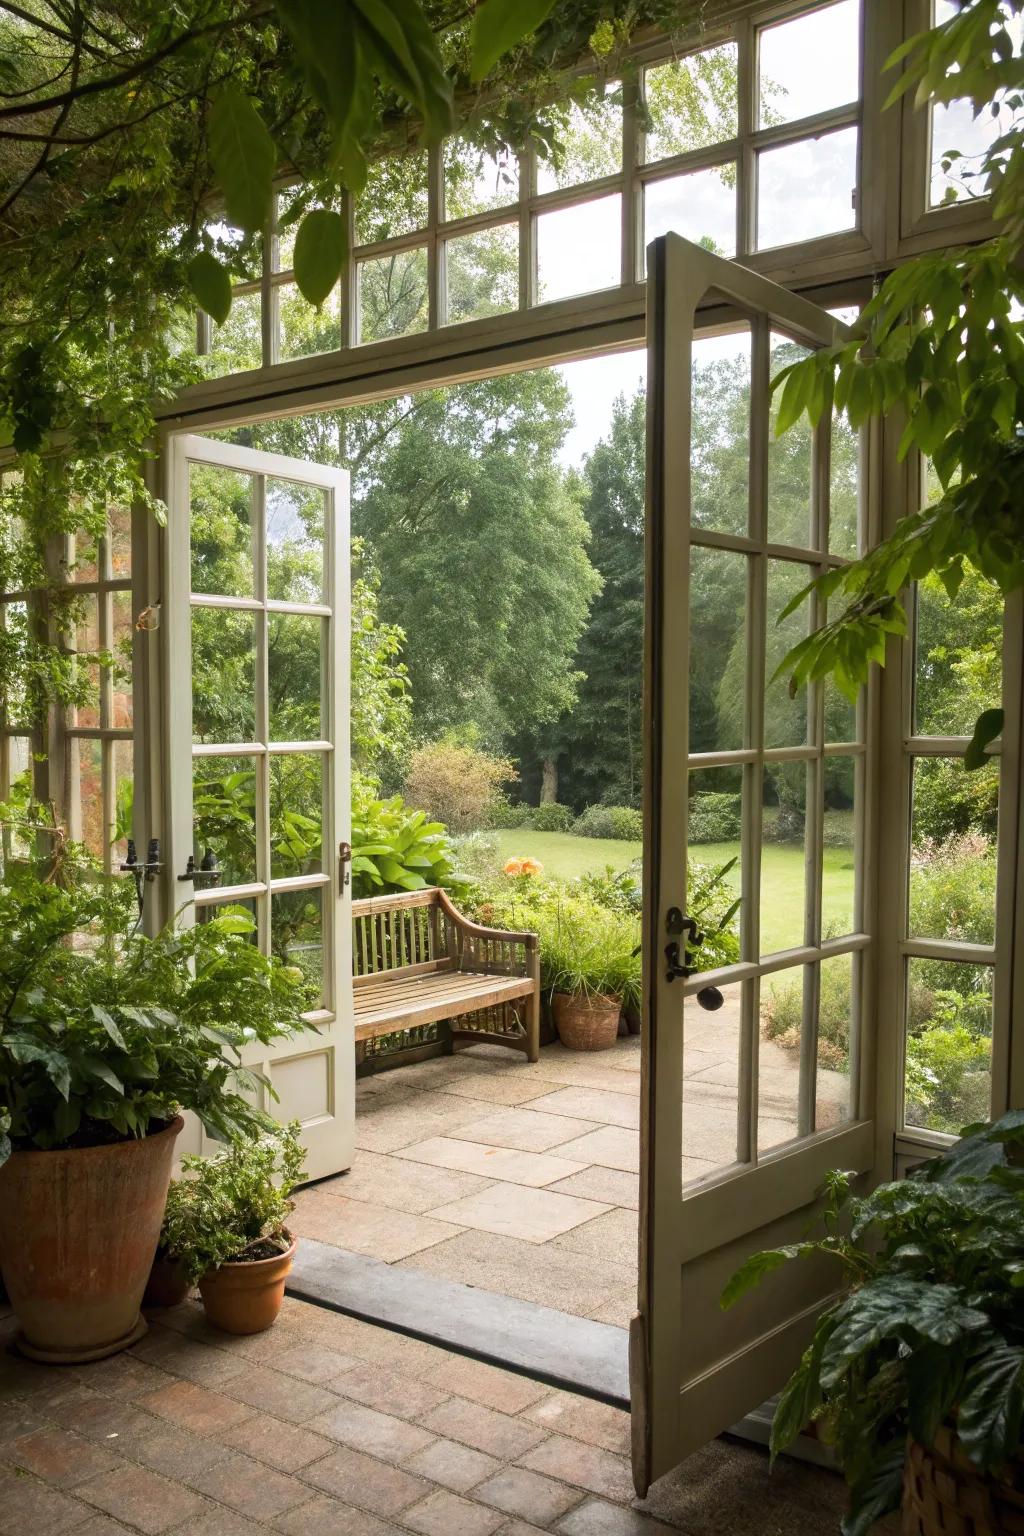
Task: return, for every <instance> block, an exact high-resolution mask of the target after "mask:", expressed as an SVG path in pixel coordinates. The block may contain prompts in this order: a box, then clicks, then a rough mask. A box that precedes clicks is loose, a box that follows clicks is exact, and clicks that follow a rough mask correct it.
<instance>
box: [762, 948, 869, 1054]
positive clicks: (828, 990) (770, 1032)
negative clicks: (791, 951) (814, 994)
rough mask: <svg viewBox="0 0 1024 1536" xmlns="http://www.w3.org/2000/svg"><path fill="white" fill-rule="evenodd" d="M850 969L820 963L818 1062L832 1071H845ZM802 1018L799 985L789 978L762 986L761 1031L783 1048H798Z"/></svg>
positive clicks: (848, 1024) (848, 1044)
mask: <svg viewBox="0 0 1024 1536" xmlns="http://www.w3.org/2000/svg"><path fill="white" fill-rule="evenodd" d="M851 1002H852V999H851V997H850V972H849V969H848V968H846V967H839V966H833V965H824V966H822V967H821V1001H820V1012H819V1015H818V1062H819V1065H821V1066H823V1067H828V1068H831V1069H832V1070H833V1071H837V1072H846V1071H847V1070H848V1069H849V1065H850V1008H851ZM802 1018H803V987H802V986H801V984H800V983H799V982H790V983H788V984H783V985H781V986H771V985H769V987H768V988H767V989H766V992H765V999H764V1004H763V1018H762V1023H761V1033H762V1034H763V1035H764V1038H765V1039H766V1040H774V1041H775V1042H776V1044H777V1045H781V1046H782V1047H783V1049H784V1050H787V1051H793V1050H799V1048H800V1027H801V1023H802Z"/></svg>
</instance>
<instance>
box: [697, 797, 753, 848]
mask: <svg viewBox="0 0 1024 1536" xmlns="http://www.w3.org/2000/svg"><path fill="white" fill-rule="evenodd" d="M688 827H689V831H688V836H689V840H690V842H691V843H732V842H735V840H736V839H737V838H738V837H739V835H740V827H741V813H740V797H739V795H725V794H714V793H711V792H709V793H707V794H702V795H694V797H693V799H692V800H691V801H690V815H689V823H688Z"/></svg>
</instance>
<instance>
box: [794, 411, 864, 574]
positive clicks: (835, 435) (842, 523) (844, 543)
mask: <svg viewBox="0 0 1024 1536" xmlns="http://www.w3.org/2000/svg"><path fill="white" fill-rule="evenodd" d="M803 419H804V420H805V421H806V419H807V418H806V417H804V418H803ZM860 483H861V482H860V434H859V433H858V432H855V431H854V430H853V428H852V427H851V426H850V421H849V417H848V416H847V414H846V412H845V411H837V412H835V413H834V414H833V417H832V443H831V451H830V454H829V520H828V548H829V553H830V554H833V555H842V557H843V558H844V559H845V560H854V559H856V557H857V550H858V547H859V528H860Z"/></svg>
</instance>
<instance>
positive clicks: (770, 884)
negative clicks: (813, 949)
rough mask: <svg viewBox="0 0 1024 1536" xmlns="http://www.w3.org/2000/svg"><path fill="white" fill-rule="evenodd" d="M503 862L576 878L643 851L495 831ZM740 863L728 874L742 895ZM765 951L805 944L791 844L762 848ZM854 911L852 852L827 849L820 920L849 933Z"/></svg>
mask: <svg viewBox="0 0 1024 1536" xmlns="http://www.w3.org/2000/svg"><path fill="white" fill-rule="evenodd" d="M492 835H493V836H494V838H495V840H496V842H497V844H498V850H499V853H500V855H501V859H502V861H504V860H505V859H510V858H512V857H513V856H515V855H518V856H523V855H527V854H528V855H530V856H531V857H532V858H535V859H539V860H540V862H541V863H542V864H543V865H544V871H545V873H546V874H549V875H561V876H563V877H564V878H566V879H572V878H573V877H574V876H575V875H582V874H585V873H586V872H587V871H588V870H591V869H603V868H604V867H605V865H606V864H611V865H612V866H613V867H614V868H615V869H623V868H624V867H625V866H626V865H627V864H628V863H629V862H630V860H632V859H635V858H636V857H637V855H638V854H639V853H640V844H639V843H623V842H618V841H616V840H613V839H611V838H600V837H573V835H572V834H571V833H569V832H531V831H529V830H528V829H526V828H524V829H523V830H521V831H514V832H496V833H494V834H492ZM738 853H739V845H738V844H737V843H702V844H699V845H698V846H695V847H694V848H693V849H691V858H693V859H694V860H696V861H697V862H699V863H701V864H707V865H710V866H712V867H715V866H718V865H722V864H726V863H727V862H728V861H729V860H730V859H732V858H734V857H735V856H736V854H738ZM739 877H740V867H739V865H738V864H737V865H736V866H735V867H734V868H733V869H732V871H731V872H730V874H729V876H728V883H729V885H730V886H731V887H732V888H733V890H734V892H735V894H736V895H738V894H739ZM761 889H762V901H761V951H762V953H763V954H768V953H770V952H771V951H772V950H776V949H791V948H792V947H793V946H794V945H796V944H801V943H803V899H804V856H803V850H802V849H801V848H798V847H793V846H791V845H787V844H780V843H765V845H764V847H763V849H762V851H761ZM852 912H853V850H852V848H826V849H825V867H824V877H823V884H822V924H823V928H824V930H825V931H826V932H827V931H828V929H829V928H830V927H832V928H834V929H835V931H836V932H839V933H846V932H848V931H849V928H850V924H851V914H852Z"/></svg>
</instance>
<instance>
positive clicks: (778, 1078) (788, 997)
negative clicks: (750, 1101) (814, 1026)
mask: <svg viewBox="0 0 1024 1536" xmlns="http://www.w3.org/2000/svg"><path fill="white" fill-rule="evenodd" d="M803 1013H804V967H803V966H799V967H796V968H794V969H793V970H791V971H779V972H777V973H776V974H775V975H773V976H765V977H764V978H763V979H762V981H761V1007H760V1033H761V1040H760V1047H759V1051H758V1063H757V1150H758V1152H767V1151H768V1149H769V1148H770V1147H777V1146H780V1145H781V1143H782V1142H785V1141H792V1140H793V1138H794V1136H796V1134H797V1129H798V1127H797V1116H798V1109H799V1102H800V1041H801V1039H802V1038H803V1029H804V1021H803Z"/></svg>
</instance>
